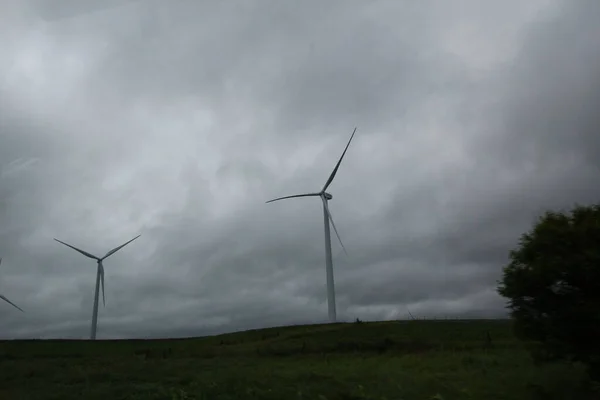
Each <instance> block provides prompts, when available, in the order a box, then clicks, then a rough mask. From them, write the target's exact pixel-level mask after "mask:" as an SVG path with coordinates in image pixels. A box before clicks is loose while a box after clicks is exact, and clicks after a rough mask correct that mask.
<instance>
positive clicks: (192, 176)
mask: <svg viewBox="0 0 600 400" xmlns="http://www.w3.org/2000/svg"><path fill="white" fill-rule="evenodd" d="M60 4H61V5H56V6H55V7H53V8H51V9H50V8H48V7H47V6H43V5H42V3H41V2H30V3H27V4H25V3H24V2H10V3H7V7H6V10H7V12H6V13H4V15H3V16H2V17H1V18H2V19H1V20H0V22H2V23H1V24H0V26H1V27H0V34H1V36H0V41H1V43H2V46H3V49H6V50H4V51H3V54H2V56H0V104H1V105H2V106H1V107H0V132H2V133H1V134H0V256H1V257H3V258H4V261H3V265H2V267H1V268H0V292H1V293H3V294H5V295H6V296H7V297H9V298H10V299H11V300H13V301H14V302H15V303H17V304H18V305H19V306H21V307H22V308H24V309H25V311H26V313H25V314H21V313H18V312H14V311H15V310H14V309H12V308H11V307H10V306H8V305H7V306H6V307H5V306H3V305H2V304H0V318H1V319H2V321H3V324H2V327H1V328H0V337H2V338H25V337H48V338H49V337H69V338H71V337H86V336H87V335H88V333H89V324H90V319H91V311H92V310H91V308H92V302H93V298H92V297H93V287H94V276H95V263H94V262H93V261H92V260H89V259H85V258H84V257H83V256H81V255H80V254H77V253H75V252H74V251H72V250H70V249H68V248H66V247H64V246H62V245H60V244H58V243H56V242H54V241H53V240H52V238H53V237H57V238H59V239H61V240H64V241H66V242H68V243H72V244H73V245H75V246H78V247H81V248H83V249H85V250H87V251H90V252H92V253H99V254H103V253H104V252H106V251H107V250H109V249H111V248H113V247H114V246H117V245H118V244H120V243H122V242H125V241H126V240H128V239H129V238H131V237H133V236H135V235H136V234H138V233H141V234H142V237H141V238H140V239H139V240H137V241H136V242H134V243H133V244H131V245H130V246H128V247H126V248H125V249H123V250H121V251H120V252H119V253H117V254H115V255H114V256H112V257H111V258H109V259H108V260H107V261H106V264H105V269H106V294H107V304H106V308H101V310H100V315H99V330H98V334H99V337H102V338H118V337H167V336H193V335H200V334H208V333H216V332H223V331H229V330H238V329H247V328H258V327H264V326H275V325H285V324H294V323H309V322H310V323H312V322H324V321H325V320H326V315H327V314H326V296H325V271H324V248H323V246H324V244H323V231H322V229H323V228H322V211H321V208H320V207H321V206H320V203H319V201H318V200H315V199H310V198H309V199H294V200H288V201H285V202H277V203H273V204H264V201H265V200H268V199H270V198H273V197H277V196H283V195H287V194H294V193H302V192H309V191H316V190H318V189H320V188H321V187H322V185H323V183H324V182H325V180H326V179H327V176H328V175H329V173H330V172H331V169H332V168H333V166H334V164H335V162H336V159H337V157H339V155H340V153H341V151H342V150H343V146H344V144H345V142H346V140H347V139H348V137H349V135H350V133H351V131H352V129H353V128H354V126H358V132H357V135H356V137H355V141H354V142H353V144H352V146H351V147H350V149H349V151H348V154H347V156H346V158H345V159H344V162H343V164H342V167H341V169H340V171H339V174H338V176H337V177H336V180H335V181H334V183H333V184H332V186H331V190H330V191H331V193H332V194H333V196H334V198H333V200H332V202H331V209H332V213H333V215H334V218H335V220H336V225H337V226H338V229H339V230H340V234H341V236H342V239H343V240H344V243H345V245H346V247H347V248H348V252H349V255H348V256H345V255H344V254H343V253H342V252H341V248H340V246H339V244H337V243H335V242H334V267H335V274H336V275H335V279H336V289H337V300H338V315H339V317H340V318H341V319H342V320H352V319H354V318H357V317H358V318H361V319H392V318H406V317H408V311H407V310H410V311H411V312H412V313H413V314H414V315H418V316H424V317H458V316H463V317H492V316H501V315H505V311H504V309H503V306H504V302H503V300H502V299H501V298H500V297H499V296H498V295H497V294H496V293H495V291H494V287H495V284H496V280H497V279H498V278H499V277H500V273H501V267H502V266H503V265H504V263H505V262H506V261H507V256H508V251H509V250H510V249H511V247H512V246H514V245H515V244H516V242H517V240H518V237H519V235H520V234H521V233H522V232H523V231H524V230H526V229H528V227H529V226H530V224H531V223H532V222H533V220H534V218H535V216H536V215H537V214H539V213H541V212H542V211H544V210H545V209H547V208H561V207H569V206H571V205H572V204H573V203H575V202H579V203H587V202H592V201H597V199H598V195H599V194H600V189H598V186H597V185H596V176H597V173H598V167H599V165H598V160H599V159H600V148H599V139H598V137H600V136H598V135H597V134H596V131H597V130H598V128H599V127H600V120H599V119H598V114H597V113H596V112H595V110H596V109H597V108H598V105H599V100H600V99H599V96H600V81H599V78H598V77H600V74H599V72H600V54H599V52H598V50H597V46H596V39H595V38H596V37H599V36H600V35H599V34H600V28H599V27H598V26H597V24H596V23H595V20H594V19H593V18H594V16H595V15H598V11H600V10H598V8H599V6H598V4H597V3H596V2H592V1H589V2H585V1H584V2H567V1H565V0H539V1H532V2H527V4H522V2H521V3H518V2H508V3H507V2H497V3H494V4H491V3H486V4H483V3H481V2H478V1H475V0H469V1H467V0H464V1H456V2H452V4H450V3H446V2H442V1H433V0H432V1H430V2H424V3H418V4H417V3H415V4H407V3H400V2H398V3H395V2H384V1H381V2H369V3H368V4H367V3H364V2H358V1H356V2H347V1H344V2H342V1H338V2H335V1H331V2H327V3H323V2H302V3H294V4H291V3H290V4H284V3H281V2H264V1H261V2H258V1H256V2H228V3H219V4H216V3H212V2H192V1H187V2H186V1H181V2H178V4H177V5H173V4H169V5H166V4H163V3H162V2H157V1H150V0H143V1H142V0H139V1H129V2H125V1H122V2H118V1H114V2H111V3H106V6H105V7H104V8H99V7H96V6H94V5H93V4H92V3H90V2H78V3H77V5H75V2H68V1H63V2H61V3H60ZM7 15H8V16H9V17H7Z"/></svg>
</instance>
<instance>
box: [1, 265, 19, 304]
mask: <svg viewBox="0 0 600 400" xmlns="http://www.w3.org/2000/svg"><path fill="white" fill-rule="evenodd" d="M0 264H2V258H0ZM0 299H2V300H4V301H5V302H7V303H8V304H10V305H11V306H13V307H14V308H16V309H17V310H21V312H25V311H23V310H22V309H21V307H19V306H18V305H16V304H15V303H13V302H12V301H10V300H9V299H7V298H6V297H5V296H3V295H1V294H0Z"/></svg>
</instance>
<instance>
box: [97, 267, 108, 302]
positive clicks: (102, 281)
mask: <svg viewBox="0 0 600 400" xmlns="http://www.w3.org/2000/svg"><path fill="white" fill-rule="evenodd" d="M98 266H99V268H100V283H101V284H102V305H103V306H104V307H106V298H105V297H104V266H103V265H102V263H100V264H98Z"/></svg>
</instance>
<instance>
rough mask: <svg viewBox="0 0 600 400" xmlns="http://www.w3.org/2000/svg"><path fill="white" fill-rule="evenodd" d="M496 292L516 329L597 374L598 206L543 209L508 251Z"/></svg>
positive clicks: (599, 363) (599, 311)
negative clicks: (506, 262) (562, 209)
mask: <svg viewBox="0 0 600 400" xmlns="http://www.w3.org/2000/svg"><path fill="white" fill-rule="evenodd" d="M510 260H511V261H510V263H509V264H508V265H507V266H505V267H504V274H503V278H502V280H501V281H500V282H499V286H498V292H499V293H500V294H501V295H502V296H504V297H506V298H507V299H508V308H509V310H510V312H511V316H512V317H513V319H514V321H515V330H516V334H517V335H518V336H519V337H520V338H522V339H526V340H533V341H538V342H540V343H541V347H542V349H543V350H544V353H545V354H546V355H547V356H548V357H549V358H555V359H556V358H566V359H571V360H575V361H580V362H583V363H585V364H586V365H587V366H588V367H589V370H590V374H591V375H592V377H593V378H594V379H598V378H600V205H592V206H575V207H574V208H573V209H572V210H571V211H570V212H553V211H549V212H546V213H545V214H544V215H543V216H541V217H540V218H539V219H538V221H537V222H536V223H535V224H534V227H533V229H531V231H529V232H527V233H525V234H523V235H522V236H521V238H520V240H519V244H518V246H517V248H516V249H515V250H513V251H511V252H510Z"/></svg>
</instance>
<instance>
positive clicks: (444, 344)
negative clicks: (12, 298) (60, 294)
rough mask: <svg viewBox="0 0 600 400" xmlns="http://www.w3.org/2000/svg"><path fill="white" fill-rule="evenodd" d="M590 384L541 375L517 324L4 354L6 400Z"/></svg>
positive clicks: (447, 399) (294, 329)
mask: <svg viewBox="0 0 600 400" xmlns="http://www.w3.org/2000/svg"><path fill="white" fill-rule="evenodd" d="M584 384H585V374H584V373H583V370H582V369H581V368H580V367H578V366H572V365H568V364H556V365H544V366H535V365H534V363H533V362H532V360H531V359H530V357H529V356H528V353H527V352H526V350H525V349H524V347H523V344H522V343H520V342H518V341H517V340H516V339H515V338H514V336H513V334H512V329H511V323H510V322H509V321H505V320H439V321H394V322H373V323H350V324H327V325H304V326H290V327H280V328H269V329H260V330H251V331H245V332H236V333H230V334H224V335H218V336H211V337H203V338H191V339H170V340H114V341H101V340H98V341H96V342H90V341H67V340H31V341H3V342H0V399H2V400H13V399H14V400H26V399H27V400H29V399H31V400H34V399H56V400H70V399H77V400H80V399H83V400H95V399H97V400H120V399H132V400H133V399H139V400H141V399H153V400H159V399H165V400H192V399H198V400H199V399H206V400H209V399H210V400H212V399H214V400H218V399H273V400H288V399H289V400H291V399H320V400H325V399H327V400H336V399H338V400H341V399H348V400H350V399H355V400H359V399H373V400H375V399H377V400H382V399H387V400H398V399H406V400H412V399H415V400H417V399H428V400H429V399H438V400H439V399H444V400H452V399H485V400H494V399H498V400H499V399H515V400H517V399H519V400H521V399H545V400H551V399H578V400H584V399H586V398H588V397H586V394H585V393H584V387H583V386H584ZM589 398H592V397H589Z"/></svg>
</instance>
